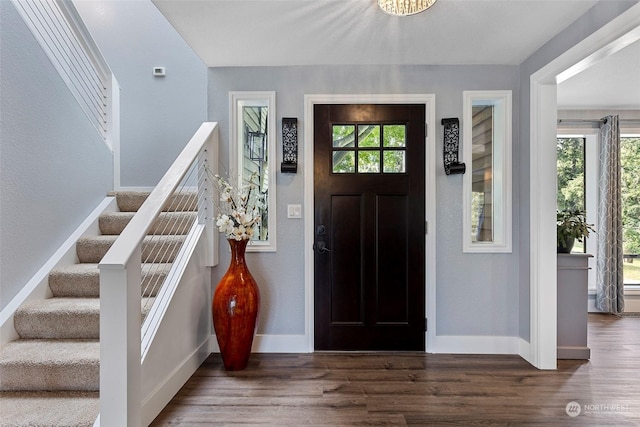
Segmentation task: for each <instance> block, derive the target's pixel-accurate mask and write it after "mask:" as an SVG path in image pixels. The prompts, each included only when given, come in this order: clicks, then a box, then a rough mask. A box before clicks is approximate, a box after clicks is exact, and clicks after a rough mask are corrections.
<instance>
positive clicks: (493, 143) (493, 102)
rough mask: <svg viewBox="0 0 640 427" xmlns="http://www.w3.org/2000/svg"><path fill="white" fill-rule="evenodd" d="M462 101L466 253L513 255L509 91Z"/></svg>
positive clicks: (471, 96) (466, 97) (467, 96)
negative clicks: (504, 253) (506, 253)
mask: <svg viewBox="0 0 640 427" xmlns="http://www.w3.org/2000/svg"><path fill="white" fill-rule="evenodd" d="M463 96H464V112H463V138H462V139H463V141H462V142H463V144H462V145H463V158H464V162H465V164H466V165H467V171H466V173H465V175H464V176H463V197H464V199H463V215H464V217H463V250H464V252H511V91H465V92H464V94H463Z"/></svg>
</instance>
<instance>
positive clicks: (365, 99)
mask: <svg viewBox="0 0 640 427" xmlns="http://www.w3.org/2000/svg"><path fill="white" fill-rule="evenodd" d="M315 104H424V105H425V115H426V117H425V120H426V125H427V134H426V138H425V144H426V150H425V192H426V194H425V205H426V206H425V220H426V221H427V222H428V224H429V225H428V229H429V232H428V234H427V235H426V239H425V246H426V248H425V249H426V254H425V257H426V274H425V275H426V277H425V287H426V290H425V298H426V301H425V315H426V316H427V318H428V319H429V330H428V331H427V334H426V337H427V339H426V345H425V351H427V352H435V350H434V348H435V333H436V330H437V328H436V160H435V159H436V129H437V128H436V120H435V117H436V112H435V111H436V96H435V95H434V94H308V95H305V96H304V140H303V142H302V145H303V147H304V150H303V151H304V165H305V168H304V205H305V209H304V248H305V249H304V260H305V262H304V265H305V267H304V277H305V337H306V341H307V342H306V351H307V352H313V350H314V336H313V334H314V332H313V330H314V323H313V322H314V299H313V296H314V286H313V284H314V262H313V249H312V245H313V240H314V237H313V221H314V202H313V185H314V183H313V107H314V105H315ZM432 342H433V344H432Z"/></svg>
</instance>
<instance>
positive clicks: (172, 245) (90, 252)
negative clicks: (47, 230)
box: [76, 236, 185, 264]
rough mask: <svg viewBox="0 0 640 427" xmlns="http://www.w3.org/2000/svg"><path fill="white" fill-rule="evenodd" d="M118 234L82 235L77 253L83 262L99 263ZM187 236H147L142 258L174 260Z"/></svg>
mask: <svg viewBox="0 0 640 427" xmlns="http://www.w3.org/2000/svg"><path fill="white" fill-rule="evenodd" d="M117 238H118V236H94V237H81V238H80V239H78V241H77V242H76V253H77V255H78V260H79V261H80V262H81V263H94V264H95V263H99V262H100V260H101V259H102V258H103V257H104V256H105V254H106V253H107V251H108V250H109V248H110V247H111V245H112V244H113V242H115V240H116V239H117ZM184 239H185V236H147V237H145V238H144V240H143V242H142V259H143V260H146V261H150V262H173V261H174V259H175V256H176V255H177V254H178V250H179V249H180V245H182V243H183V242H184Z"/></svg>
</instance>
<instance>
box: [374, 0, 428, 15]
mask: <svg viewBox="0 0 640 427" xmlns="http://www.w3.org/2000/svg"><path fill="white" fill-rule="evenodd" d="M435 2H436V0H378V6H380V9H382V10H384V11H385V12H387V13H389V14H391V15H398V16H407V15H415V14H416V13H420V12H424V11H425V10H427V9H429V8H430V7H431V6H433V4H434V3H435Z"/></svg>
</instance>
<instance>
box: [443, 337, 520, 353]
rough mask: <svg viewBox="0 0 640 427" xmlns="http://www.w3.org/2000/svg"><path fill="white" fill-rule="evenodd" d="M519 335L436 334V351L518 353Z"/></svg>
mask: <svg viewBox="0 0 640 427" xmlns="http://www.w3.org/2000/svg"><path fill="white" fill-rule="evenodd" d="M520 341H521V338H520V337H499V336H488V335H487V336H483V335H437V336H436V345H435V347H436V353H455V354H520V350H521V342H520Z"/></svg>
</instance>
